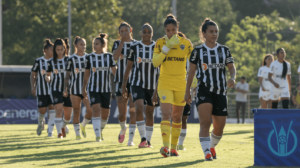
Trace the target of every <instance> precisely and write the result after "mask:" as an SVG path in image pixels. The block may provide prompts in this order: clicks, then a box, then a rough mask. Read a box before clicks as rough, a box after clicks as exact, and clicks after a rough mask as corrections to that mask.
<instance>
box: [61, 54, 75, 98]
mask: <svg viewBox="0 0 300 168" xmlns="http://www.w3.org/2000/svg"><path fill="white" fill-rule="evenodd" d="M72 67H73V66H72V60H71V59H69V60H68V66H67V72H66V77H65V81H64V82H65V84H64V87H65V88H64V93H63V95H64V97H68V94H69V93H68V90H69V87H70V86H69V79H70V74H71V69H72Z"/></svg>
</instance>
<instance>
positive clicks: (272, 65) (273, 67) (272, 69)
mask: <svg viewBox="0 0 300 168" xmlns="http://www.w3.org/2000/svg"><path fill="white" fill-rule="evenodd" d="M274 70H275V65H274V62H272V63H271V65H270V68H269V73H271V74H273V73H274Z"/></svg>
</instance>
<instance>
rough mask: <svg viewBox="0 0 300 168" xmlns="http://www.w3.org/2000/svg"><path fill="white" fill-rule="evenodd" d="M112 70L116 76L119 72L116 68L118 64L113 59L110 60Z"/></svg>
mask: <svg viewBox="0 0 300 168" xmlns="http://www.w3.org/2000/svg"><path fill="white" fill-rule="evenodd" d="M110 59H111V60H110V70H111V72H112V73H113V75H114V76H115V75H116V71H117V66H116V62H115V60H114V59H113V57H111V58H110Z"/></svg>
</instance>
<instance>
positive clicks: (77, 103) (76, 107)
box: [71, 95, 81, 140]
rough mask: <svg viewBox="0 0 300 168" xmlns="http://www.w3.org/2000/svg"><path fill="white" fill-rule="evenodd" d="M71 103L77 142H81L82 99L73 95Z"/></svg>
mask: <svg viewBox="0 0 300 168" xmlns="http://www.w3.org/2000/svg"><path fill="white" fill-rule="evenodd" d="M71 101H72V105H73V112H74V113H73V126H74V131H75V135H76V140H80V139H81V138H80V124H79V123H80V111H81V97H79V96H77V95H71Z"/></svg>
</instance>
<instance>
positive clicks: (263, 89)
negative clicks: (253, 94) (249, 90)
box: [258, 77, 266, 91]
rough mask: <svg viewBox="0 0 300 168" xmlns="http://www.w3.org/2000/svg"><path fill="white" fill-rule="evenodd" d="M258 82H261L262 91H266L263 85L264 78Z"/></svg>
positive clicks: (259, 78)
mask: <svg viewBox="0 0 300 168" xmlns="http://www.w3.org/2000/svg"><path fill="white" fill-rule="evenodd" d="M258 80H259V85H260V87H261V89H262V91H266V90H265V88H264V85H263V77H258Z"/></svg>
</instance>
